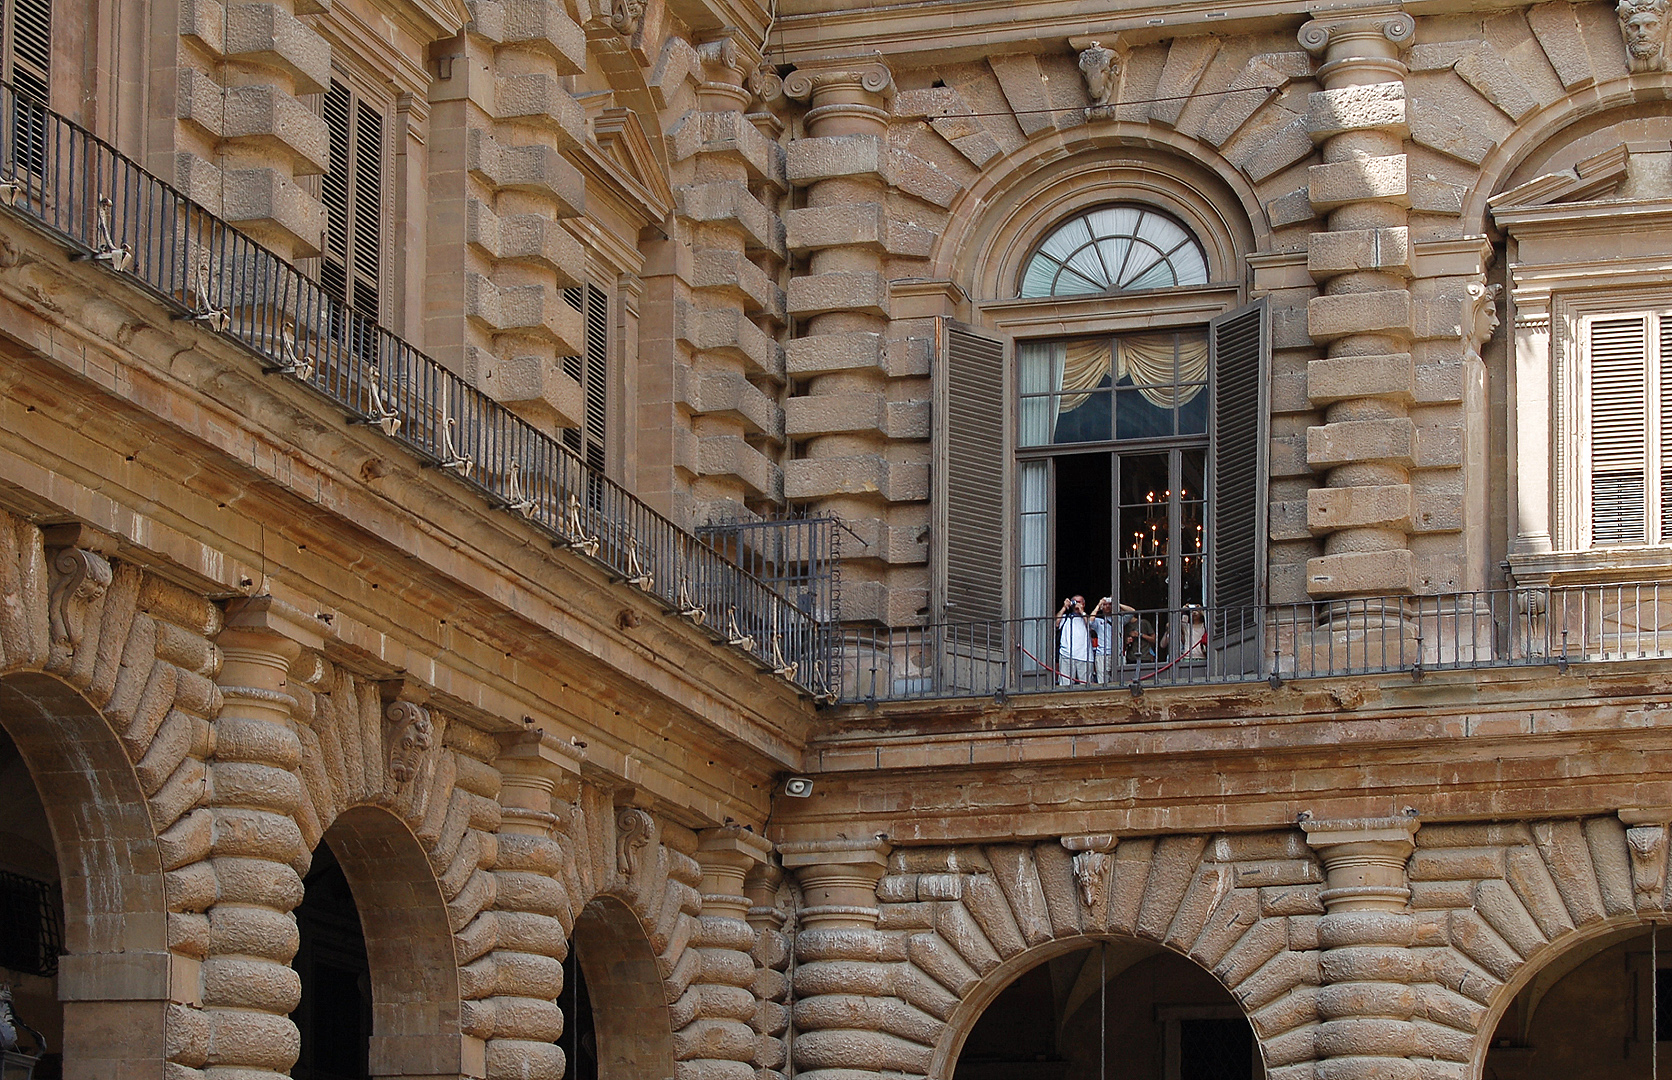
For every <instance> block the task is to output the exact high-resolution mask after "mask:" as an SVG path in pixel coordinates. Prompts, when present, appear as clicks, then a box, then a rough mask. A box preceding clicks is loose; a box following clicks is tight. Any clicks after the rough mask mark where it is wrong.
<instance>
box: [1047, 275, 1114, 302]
mask: <svg viewBox="0 0 1672 1080" xmlns="http://www.w3.org/2000/svg"><path fill="white" fill-rule="evenodd" d="M1104 288H1105V286H1104V285H1103V284H1102V283H1100V282H1096V281H1093V280H1091V279H1090V278H1088V277H1086V276H1085V275H1084V274H1077V273H1075V272H1074V271H1072V270H1067V269H1065V270H1063V272H1062V276H1061V277H1059V278H1057V286H1056V289H1055V290H1054V294H1055V295H1057V296H1084V295H1085V294H1086V293H1100V292H1102V291H1103V289H1104Z"/></svg>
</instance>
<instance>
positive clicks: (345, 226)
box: [319, 81, 383, 320]
mask: <svg viewBox="0 0 1672 1080" xmlns="http://www.w3.org/2000/svg"><path fill="white" fill-rule="evenodd" d="M320 112H321V115H322V116H323V117H324V119H325V127H326V130H327V132H328V133H329V135H330V142H331V147H330V149H331V161H330V168H329V169H327V170H326V172H325V176H324V177H323V179H322V180H321V182H320V201H321V202H323V203H324V204H325V244H324V248H323V250H322V252H321V258H320V268H319V281H320V284H321V285H322V286H323V287H324V289H325V291H326V292H327V293H328V294H329V295H331V296H332V297H334V298H335V299H337V300H338V301H340V302H342V303H344V304H347V305H348V306H350V307H352V308H353V309H354V310H355V311H357V312H359V313H360V314H362V315H364V316H366V318H368V319H373V320H375V319H377V318H378V316H379V301H380V289H379V285H380V278H381V276H382V270H383V116H382V114H381V113H379V112H378V111H377V110H376V109H374V108H372V107H371V106H369V105H367V104H366V103H365V102H363V101H360V100H358V98H357V97H356V95H355V94H354V93H353V91H351V90H349V88H348V87H346V86H344V85H343V84H342V83H339V82H335V81H333V82H332V83H331V87H330V89H328V90H327V91H326V92H325V97H324V100H323V102H322V104H321V108H320Z"/></svg>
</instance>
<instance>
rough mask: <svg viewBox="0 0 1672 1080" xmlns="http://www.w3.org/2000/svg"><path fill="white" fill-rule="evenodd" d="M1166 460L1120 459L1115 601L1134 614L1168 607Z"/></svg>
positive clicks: (1159, 457) (1164, 456) (1169, 494)
mask: <svg viewBox="0 0 1672 1080" xmlns="http://www.w3.org/2000/svg"><path fill="white" fill-rule="evenodd" d="M1168 456H1169V455H1167V454H1124V455H1122V456H1121V458H1120V502H1121V505H1120V511H1119V514H1120V544H1119V549H1120V595H1119V596H1118V597H1117V599H1119V600H1120V602H1121V603H1123V604H1125V605H1127V606H1128V607H1131V608H1136V609H1137V610H1139V611H1156V610H1158V609H1164V608H1166V607H1167V591H1168V590H1167V558H1168V554H1169V552H1170V550H1171V537H1170V536H1169V535H1168V528H1167V526H1168V502H1169V500H1170V498H1171V497H1172V492H1171V491H1170V490H1169V489H1168V486H1167V485H1168V475H1167V474H1168V468H1167V459H1168Z"/></svg>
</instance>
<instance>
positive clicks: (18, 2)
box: [3, 0, 52, 172]
mask: <svg viewBox="0 0 1672 1080" xmlns="http://www.w3.org/2000/svg"><path fill="white" fill-rule="evenodd" d="M4 3H5V8H4V11H5V26H4V31H5V70H4V72H3V74H4V76H5V78H6V80H7V81H8V82H10V83H11V84H12V86H14V87H15V88H16V89H17V98H16V100H15V101H14V102H13V104H12V115H11V116H10V117H8V118H7V119H8V123H9V125H10V127H11V132H10V133H9V135H10V142H11V151H12V155H13V157H14V158H15V159H16V161H15V170H16V171H19V172H40V171H41V170H42V169H43V168H44V167H45V165H46V116H45V114H44V112H43V111H42V110H43V107H44V106H46V105H48V104H50V101H51V99H50V98H49V96H48V95H49V92H50V85H51V84H50V82H49V81H48V69H49V67H50V65H51V62H52V0H4Z"/></svg>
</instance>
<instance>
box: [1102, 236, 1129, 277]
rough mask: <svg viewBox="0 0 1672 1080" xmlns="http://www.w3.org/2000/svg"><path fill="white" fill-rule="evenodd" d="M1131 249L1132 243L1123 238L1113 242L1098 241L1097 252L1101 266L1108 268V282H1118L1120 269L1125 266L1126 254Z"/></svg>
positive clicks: (1117, 238)
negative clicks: (1099, 254)
mask: <svg viewBox="0 0 1672 1080" xmlns="http://www.w3.org/2000/svg"><path fill="white" fill-rule="evenodd" d="M1131 249H1132V241H1131V240H1128V239H1127V238H1126V237H1124V236H1120V237H1116V238H1115V239H1113V240H1099V241H1098V242H1097V250H1098V251H1099V253H1101V254H1102V256H1103V265H1104V266H1106V267H1108V268H1109V280H1110V281H1111V282H1114V281H1118V280H1120V275H1121V268H1122V267H1124V266H1125V265H1126V253H1127V252H1128V251H1130V250H1131Z"/></svg>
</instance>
